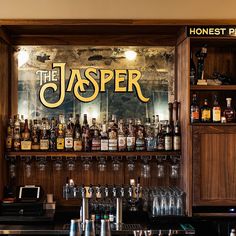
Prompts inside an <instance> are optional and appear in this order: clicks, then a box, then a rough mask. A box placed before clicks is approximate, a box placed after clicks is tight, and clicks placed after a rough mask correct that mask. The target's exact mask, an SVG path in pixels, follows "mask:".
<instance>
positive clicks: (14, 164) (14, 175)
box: [9, 159, 16, 178]
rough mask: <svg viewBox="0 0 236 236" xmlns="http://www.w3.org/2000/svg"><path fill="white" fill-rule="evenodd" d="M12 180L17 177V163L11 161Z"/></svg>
mask: <svg viewBox="0 0 236 236" xmlns="http://www.w3.org/2000/svg"><path fill="white" fill-rule="evenodd" d="M9 173H10V178H14V177H16V161H15V160H13V159H11V160H10V165H9Z"/></svg>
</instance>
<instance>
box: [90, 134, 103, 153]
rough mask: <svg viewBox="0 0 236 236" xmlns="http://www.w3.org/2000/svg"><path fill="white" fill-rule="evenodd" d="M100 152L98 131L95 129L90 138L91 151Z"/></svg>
mask: <svg viewBox="0 0 236 236" xmlns="http://www.w3.org/2000/svg"><path fill="white" fill-rule="evenodd" d="M100 150H101V138H100V134H99V130H98V129H95V130H94V134H93V138H92V151H100Z"/></svg>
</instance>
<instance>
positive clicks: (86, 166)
mask: <svg viewBox="0 0 236 236" xmlns="http://www.w3.org/2000/svg"><path fill="white" fill-rule="evenodd" d="M82 161H83V162H82V166H83V168H84V170H85V171H88V170H89V169H90V167H91V165H92V163H91V159H90V157H84V158H82Z"/></svg>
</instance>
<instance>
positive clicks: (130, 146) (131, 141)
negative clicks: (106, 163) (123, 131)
mask: <svg viewBox="0 0 236 236" xmlns="http://www.w3.org/2000/svg"><path fill="white" fill-rule="evenodd" d="M127 150H128V151H134V150H135V128H134V126H133V122H132V119H130V120H129V127H128V135H127Z"/></svg>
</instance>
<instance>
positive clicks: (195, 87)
mask: <svg viewBox="0 0 236 236" xmlns="http://www.w3.org/2000/svg"><path fill="white" fill-rule="evenodd" d="M190 89H191V90H197V91H200V90H205V91H207V90H209V91H211V90H212V91H216V90H236V85H191V87H190Z"/></svg>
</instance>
